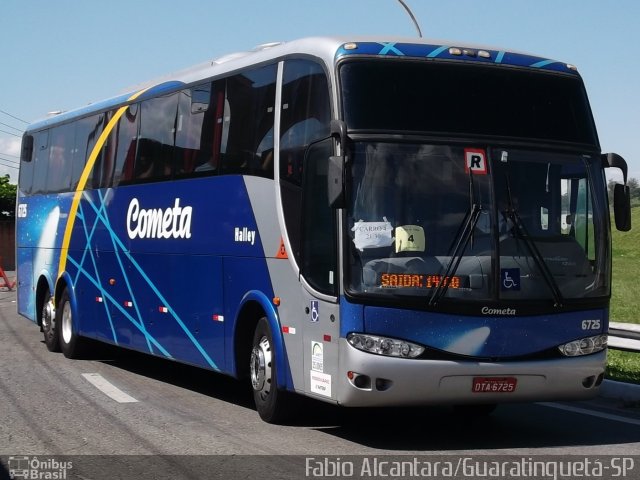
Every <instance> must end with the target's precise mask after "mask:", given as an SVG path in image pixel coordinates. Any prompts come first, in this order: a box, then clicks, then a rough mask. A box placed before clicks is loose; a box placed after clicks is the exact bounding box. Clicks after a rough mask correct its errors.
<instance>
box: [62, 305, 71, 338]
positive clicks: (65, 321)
mask: <svg viewBox="0 0 640 480" xmlns="http://www.w3.org/2000/svg"><path fill="white" fill-rule="evenodd" d="M72 319H73V317H72V315H71V304H70V303H69V302H64V305H63V306H62V325H61V327H62V328H61V333H62V340H63V341H64V343H66V344H68V343H69V342H70V341H71V338H72V336H73V329H72V323H73V322H72Z"/></svg>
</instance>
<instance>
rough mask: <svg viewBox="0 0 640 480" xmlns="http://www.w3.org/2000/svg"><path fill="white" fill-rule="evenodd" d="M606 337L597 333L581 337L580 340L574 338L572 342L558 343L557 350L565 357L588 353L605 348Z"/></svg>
mask: <svg viewBox="0 0 640 480" xmlns="http://www.w3.org/2000/svg"><path fill="white" fill-rule="evenodd" d="M607 340H608V337H607V336H606V335H597V336H595V337H587V338H582V339H580V340H574V341H573V342H569V343H565V344H564V345H559V346H558V350H560V353H562V354H563V355H564V356H565V357H579V356H582V355H589V354H591V353H596V352H600V351H602V350H604V349H605V348H607Z"/></svg>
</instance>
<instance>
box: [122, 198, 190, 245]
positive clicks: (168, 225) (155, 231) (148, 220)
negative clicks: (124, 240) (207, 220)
mask: <svg viewBox="0 0 640 480" xmlns="http://www.w3.org/2000/svg"><path fill="white" fill-rule="evenodd" d="M192 212H193V209H192V207H181V206H180V199H179V198H176V199H175V202H174V205H173V207H168V208H166V209H165V210H163V209H161V208H155V209H148V210H145V209H141V208H140V202H139V201H138V199H137V198H133V199H131V202H130V203H129V208H128V209H127V233H128V234H129V238H130V239H132V240H133V239H134V238H191V214H192Z"/></svg>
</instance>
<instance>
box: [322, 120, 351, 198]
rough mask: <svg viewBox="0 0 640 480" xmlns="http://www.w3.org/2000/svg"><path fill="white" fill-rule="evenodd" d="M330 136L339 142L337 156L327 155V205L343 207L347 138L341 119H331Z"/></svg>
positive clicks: (345, 128)
mask: <svg viewBox="0 0 640 480" xmlns="http://www.w3.org/2000/svg"><path fill="white" fill-rule="evenodd" d="M330 131H331V136H332V137H333V138H336V139H337V140H338V143H339V144H340V152H341V153H342V155H341V156H339V157H329V171H328V172H327V194H328V197H329V206H331V207H332V208H344V207H345V200H344V174H345V166H346V160H345V155H344V151H345V142H346V140H347V125H346V124H345V123H344V122H343V121H342V120H331V126H330Z"/></svg>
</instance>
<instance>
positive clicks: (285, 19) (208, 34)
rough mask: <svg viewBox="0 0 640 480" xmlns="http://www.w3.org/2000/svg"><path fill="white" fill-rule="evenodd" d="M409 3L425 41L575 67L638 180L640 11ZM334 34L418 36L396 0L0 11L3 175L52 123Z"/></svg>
mask: <svg viewBox="0 0 640 480" xmlns="http://www.w3.org/2000/svg"><path fill="white" fill-rule="evenodd" d="M405 1H406V3H408V4H409V5H410V6H411V8H412V10H413V13H414V14H415V17H416V19H417V20H418V22H419V24H420V27H421V29H422V32H423V35H424V37H425V38H432V39H439V40H441V41H443V44H445V43H447V44H453V45H458V46H466V45H476V44H480V45H486V46H489V47H499V48H500V49H503V50H515V51H523V52H528V53H531V54H535V55H538V56H541V57H546V58H551V59H555V60H560V61H563V62H567V63H571V64H574V65H576V66H577V67H578V69H579V72H580V74H581V75H582V77H583V79H584V82H585V85H586V88H587V92H588V95H589V98H590V102H591V108H592V110H593V113H594V117H595V122H596V126H597V128H598V134H599V137H600V143H601V146H602V150H603V151H604V152H616V153H618V154H620V155H622V156H623V157H624V158H625V159H626V160H627V163H628V165H629V175H630V177H634V178H640V61H639V60H638V54H637V48H638V45H640V29H639V28H638V27H637V22H638V19H640V1H638V0H611V1H606V2H605V1H602V0H455V1H451V0H439V1H436V0H405ZM335 34H339V35H351V34H353V35H362V34H373V35H389V36H398V35H400V36H407V37H415V36H416V35H417V34H416V30H415V28H414V25H413V23H412V21H411V19H410V18H409V16H408V15H407V14H406V12H405V11H404V9H403V8H402V6H401V5H400V3H399V2H398V1H397V0H224V1H222V0H180V1H175V0H173V1H171V0H108V1H104V0H1V1H0V51H1V52H2V56H0V175H4V174H10V175H11V178H12V181H14V182H15V181H17V173H18V170H17V168H16V167H17V166H18V157H19V155H20V141H21V139H20V135H21V131H22V130H24V128H25V126H26V125H27V123H30V122H33V121H35V120H39V119H42V118H44V117H46V116H47V114H48V112H53V111H61V110H62V111H66V110H72V109H74V108H78V107H81V106H84V105H87V104H89V103H92V102H96V101H99V100H103V99H106V98H110V97H113V96H115V95H117V94H120V93H124V92H126V91H129V90H131V88H132V87H134V86H135V85H138V84H140V83H143V82H145V81H148V80H152V79H154V78H158V77H161V76H164V75H165V74H167V73H170V72H176V71H179V70H182V69H184V68H187V67H189V66H191V65H195V64H199V63H202V62H204V61H206V60H211V59H213V58H216V57H220V56H222V55H224V54H227V53H232V52H237V51H244V50H250V49H252V48H253V47H255V46H257V45H260V44H263V43H267V42H274V41H288V40H293V39H296V38H302V37H307V36H316V35H335ZM436 43H437V42H436Z"/></svg>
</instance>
